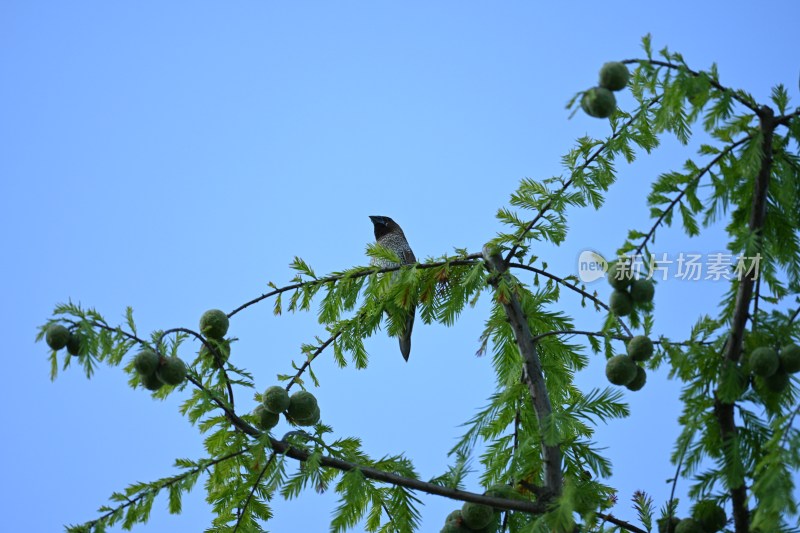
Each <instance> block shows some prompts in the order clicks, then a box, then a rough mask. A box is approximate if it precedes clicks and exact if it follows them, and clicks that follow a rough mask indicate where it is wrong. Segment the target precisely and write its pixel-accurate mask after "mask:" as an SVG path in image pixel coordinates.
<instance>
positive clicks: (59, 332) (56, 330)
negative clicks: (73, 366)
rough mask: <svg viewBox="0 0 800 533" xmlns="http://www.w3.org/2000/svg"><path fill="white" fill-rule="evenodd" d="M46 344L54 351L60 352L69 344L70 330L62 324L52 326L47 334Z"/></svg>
mask: <svg viewBox="0 0 800 533" xmlns="http://www.w3.org/2000/svg"><path fill="white" fill-rule="evenodd" d="M45 342H47V345H48V346H49V347H50V348H52V349H53V350H60V349H61V348H63V347H64V346H66V345H67V343H68V342H69V330H68V329H67V328H65V327H64V326H62V325H61V324H52V325H51V326H48V328H47V333H45Z"/></svg>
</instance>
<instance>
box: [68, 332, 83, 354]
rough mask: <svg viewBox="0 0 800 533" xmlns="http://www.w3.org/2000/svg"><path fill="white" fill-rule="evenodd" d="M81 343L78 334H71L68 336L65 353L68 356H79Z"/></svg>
mask: <svg viewBox="0 0 800 533" xmlns="http://www.w3.org/2000/svg"><path fill="white" fill-rule="evenodd" d="M82 342H83V341H82V339H81V336H80V334H79V333H78V332H71V333H70V334H69V340H68V341H67V353H69V354H70V355H80V353H81V344H82Z"/></svg>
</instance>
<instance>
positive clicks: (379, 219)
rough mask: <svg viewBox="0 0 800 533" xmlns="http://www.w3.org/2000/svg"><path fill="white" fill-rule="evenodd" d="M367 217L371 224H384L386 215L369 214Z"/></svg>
mask: <svg viewBox="0 0 800 533" xmlns="http://www.w3.org/2000/svg"><path fill="white" fill-rule="evenodd" d="M369 219H370V220H371V221H372V223H373V224H381V225H384V226H385V225H386V217H381V216H374V215H370V216H369Z"/></svg>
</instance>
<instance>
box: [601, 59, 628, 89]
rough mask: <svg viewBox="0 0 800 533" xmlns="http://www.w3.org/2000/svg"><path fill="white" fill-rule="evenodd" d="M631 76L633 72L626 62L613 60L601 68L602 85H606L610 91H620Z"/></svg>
mask: <svg viewBox="0 0 800 533" xmlns="http://www.w3.org/2000/svg"><path fill="white" fill-rule="evenodd" d="M630 77H631V73H630V72H628V67H626V66H625V64H624V63H620V62H619V61H611V62H609V63H606V64H605V65H603V68H601V69H600V87H605V88H606V89H608V90H609V91H620V90H622V89H624V88H625V86H626V85H628V80H629V79H630Z"/></svg>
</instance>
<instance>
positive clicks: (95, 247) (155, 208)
mask: <svg viewBox="0 0 800 533" xmlns="http://www.w3.org/2000/svg"><path fill="white" fill-rule="evenodd" d="M589 4H590V3H588V2H587V3H578V2H573V3H564V2H562V3H558V2H551V3H547V5H548V6H554V7H540V6H539V5H536V4H535V3H533V2H502V3H500V2H494V3H477V2H403V3H399V2H395V3H388V2H381V3H378V2H335V3H334V2H327V3H323V2H283V3H278V2H253V1H248V2H187V1H176V2H155V1H138V2H99V1H71V2H55V1H51V2H43V1H38V0H25V1H22V0H6V1H5V2H2V3H0V73H1V75H2V80H3V81H2V83H0V228H2V229H1V230H0V231H2V235H3V239H2V242H3V250H4V255H3V271H4V274H3V276H2V281H0V283H2V294H3V298H2V301H3V303H2V323H3V324H4V328H3V330H4V331H5V334H4V336H5V338H6V348H5V358H4V360H5V365H4V366H5V375H6V377H5V380H4V381H5V385H4V387H2V389H1V390H2V392H0V395H2V396H0V397H1V398H2V403H3V405H4V406H5V418H4V420H5V421H4V423H3V428H4V429H3V437H2V442H3V444H2V447H3V451H2V456H3V458H4V468H3V474H4V479H5V481H4V482H3V483H2V484H0V514H2V516H3V517H4V518H3V522H4V524H3V526H4V528H6V530H8V531H34V532H50V531H59V530H60V529H61V526H62V524H65V523H78V522H82V521H84V520H88V519H91V518H93V517H94V516H95V515H96V513H95V510H96V509H97V507H99V506H100V505H102V504H104V503H106V501H107V497H108V496H109V495H110V494H111V493H112V492H113V491H116V490H121V489H122V488H124V487H125V486H126V485H127V484H129V483H132V482H135V481H145V480H152V479H156V478H158V477H160V476H165V475H168V474H170V473H172V472H173V471H174V470H173V469H172V462H173V460H174V458H176V457H188V458H199V457H202V456H203V450H202V446H201V441H202V439H201V437H199V436H198V433H197V430H196V429H195V428H193V427H191V426H190V425H188V423H187V422H186V421H185V419H183V418H182V417H181V416H180V415H179V413H178V412H177V407H178V405H179V404H180V402H181V401H182V399H184V398H185V397H186V395H187V392H183V393H178V394H175V395H174V396H173V397H171V398H170V399H168V400H167V401H165V402H158V401H155V400H152V399H151V398H150V396H149V395H148V394H147V393H145V392H144V391H142V390H131V389H130V388H127V386H126V378H125V376H124V375H123V373H122V372H121V370H119V369H108V368H102V369H100V371H99V372H98V373H97V375H96V376H95V378H94V379H92V380H91V381H87V380H86V379H85V378H84V376H83V374H82V373H81V372H79V371H76V370H74V369H73V370H71V371H68V372H66V373H64V374H62V375H61V376H60V377H59V379H58V380H57V381H56V382H55V383H50V381H49V379H48V365H47V362H46V357H47V350H46V347H45V346H44V345H42V344H39V345H34V344H33V338H34V335H35V327H36V326H37V325H38V324H40V323H42V322H43V321H44V320H46V319H47V317H48V316H49V313H50V311H51V309H52V307H53V305H54V304H56V303H58V302H63V301H66V300H67V299H69V298H71V299H73V300H74V301H79V302H81V303H83V304H85V305H87V306H93V307H96V308H97V309H98V310H99V311H100V312H101V313H103V314H104V315H105V317H106V318H107V319H108V320H109V321H111V322H112V323H116V322H117V321H118V320H119V319H121V317H122V314H123V312H124V309H125V306H127V305H130V306H132V307H133V308H134V310H135V316H136V317H137V318H138V325H139V328H140V331H143V332H147V331H150V330H152V329H156V328H167V327H173V326H189V327H194V326H195V325H196V323H197V320H198V318H199V316H200V314H201V313H202V312H203V311H204V310H205V309H207V308H211V307H218V308H221V309H225V310H231V309H233V308H234V307H236V306H238V305H239V304H241V303H242V302H244V301H246V300H248V299H250V298H252V297H255V296H257V295H259V294H261V293H262V292H264V291H265V290H266V289H267V285H266V284H267V282H268V281H274V282H275V283H277V284H282V283H284V282H286V281H288V279H289V278H290V277H291V275H292V274H291V273H290V271H289V269H288V267H287V265H288V263H289V262H290V261H291V259H292V257H293V256H295V255H298V256H301V257H302V258H304V259H305V260H306V261H307V262H308V263H309V264H311V265H312V266H313V267H314V268H315V269H316V270H317V272H318V273H324V272H327V271H330V270H337V269H341V268H345V267H349V266H353V265H357V264H364V263H366V259H365V257H364V248H365V244H366V243H367V242H369V241H370V240H372V229H371V224H370V221H369V219H368V218H367V216H368V215H372V214H383V215H389V216H392V217H393V218H395V220H397V221H398V222H399V223H400V224H401V225H402V226H403V228H404V229H405V231H406V234H407V236H408V238H409V239H410V241H411V244H412V246H413V248H414V251H415V252H416V255H417V257H419V258H425V257H428V256H438V255H440V254H442V253H446V252H451V251H452V250H453V248H454V247H466V248H469V249H470V250H471V251H478V250H479V248H480V246H481V245H482V243H484V242H485V241H487V240H488V239H490V238H491V237H492V236H494V235H495V233H496V232H497V231H499V230H500V229H501V228H500V226H499V224H498V223H497V222H496V220H495V219H494V213H495V212H496V210H497V209H498V208H499V207H501V206H504V205H507V199H508V195H509V193H510V192H511V191H512V190H513V189H514V188H515V187H516V185H517V183H518V181H519V180H520V179H521V178H523V177H533V178H544V177H548V176H550V175H553V174H559V173H561V172H562V169H561V168H560V166H559V164H560V157H561V155H562V154H563V153H565V152H566V151H567V150H568V149H569V148H570V147H571V146H572V145H573V141H574V139H576V138H577V137H579V136H582V135H584V134H587V133H588V134H591V135H595V136H602V135H605V134H606V133H607V132H608V124H607V122H605V121H601V120H595V119H590V118H588V117H586V116H584V115H582V114H578V115H576V116H575V117H574V118H573V119H572V120H568V112H567V111H566V110H565V109H564V104H565V103H566V101H567V100H568V99H569V98H570V97H571V96H572V95H573V94H574V93H575V92H577V91H579V90H582V89H585V88H588V87H589V86H591V85H593V84H594V83H595V82H596V76H597V70H598V69H599V67H600V66H601V65H602V64H603V63H604V62H606V61H609V60H615V59H623V58H632V57H641V56H642V52H641V51H640V47H639V43H640V39H641V37H642V36H643V35H644V34H646V33H648V32H650V33H652V35H653V41H654V45H655V48H657V49H658V48H661V47H662V46H665V45H668V46H669V47H670V49H672V50H676V51H681V52H682V53H683V54H684V56H685V58H686V59H687V60H688V61H689V62H690V64H691V65H692V66H694V67H697V68H706V67H708V66H710V64H711V63H712V62H713V61H716V62H717V63H718V65H719V70H720V76H721V80H722V82H723V83H725V84H727V85H730V86H733V87H741V88H744V89H746V90H748V91H750V92H751V93H752V94H754V95H755V96H756V98H759V99H761V100H764V99H765V98H766V96H768V94H769V91H770V88H771V87H772V86H773V85H775V84H777V83H784V84H785V85H787V86H788V88H789V92H790V94H791V95H792V97H793V98H795V103H796V102H797V100H796V98H797V96H798V94H797V93H798V85H797V83H798V74H800V65H798V62H797V50H800V35H799V34H798V32H797V20H800V7H798V5H797V3H796V2H793V1H791V0H785V1H781V2H778V1H765V2H760V3H759V4H758V6H756V5H755V4H754V3H752V2H744V1H725V2H722V1H714V2H697V1H692V2H686V1H683V0H681V1H676V2H669V3H654V2H621V1H607V2H604V3H601V4H598V3H596V2H594V3H591V5H592V8H587V7H584V5H589ZM555 6H558V7H555ZM621 104H622V105H623V106H624V105H629V104H630V100H629V99H628V98H625V97H623V98H621ZM690 155H692V154H691V152H690V151H688V150H687V149H684V148H680V147H678V146H677V145H676V143H674V142H665V145H664V149H663V150H662V151H660V152H659V153H657V154H656V155H655V156H653V157H651V158H644V159H640V160H639V161H637V162H636V163H635V164H634V165H632V166H620V178H619V182H618V184H617V186H615V188H614V189H613V190H612V191H611V193H610V194H609V197H608V203H607V205H606V206H605V207H604V208H603V209H601V210H600V211H598V212H595V211H591V210H585V211H575V212H573V213H572V214H571V218H570V220H571V233H570V236H569V239H568V240H567V242H566V243H564V245H563V246H562V247H561V248H558V249H553V248H552V247H543V248H542V252H541V253H542V254H543V256H544V257H546V258H547V260H548V262H549V264H550V267H551V268H552V271H553V272H554V273H556V274H560V275H566V274H570V273H575V269H576V267H575V264H576V260H577V255H578V253H579V252H580V251H581V250H583V249H586V248H592V249H595V250H598V251H600V252H603V253H612V252H613V251H614V250H615V249H616V248H617V246H618V245H619V244H620V243H621V242H622V240H623V239H624V236H625V234H626V232H627V229H628V228H631V227H638V228H645V227H648V210H647V208H646V206H645V203H644V194H645V193H646V191H647V190H648V187H649V184H650V183H651V182H652V180H653V179H654V178H655V177H656V176H657V175H658V174H659V173H660V172H662V171H666V170H669V169H671V168H678V167H680V165H681V164H682V163H683V161H684V160H685V159H686V158H687V157H689V156H690ZM724 242H725V241H724V240H720V239H719V233H715V234H713V235H711V236H710V237H709V238H706V239H696V240H694V241H687V240H686V238H685V237H684V236H683V234H682V232H681V230H680V229H678V228H675V229H671V230H662V231H661V232H660V233H659V240H658V241H657V244H658V245H659V246H661V247H663V248H661V250H664V251H678V250H682V251H690V252H692V251H693V252H703V253H705V252H714V251H723V250H724ZM544 254H546V255H544ZM597 287H598V290H599V291H600V292H601V294H603V295H605V294H607V291H608V288H607V287H606V286H605V284H602V283H599V284H598V285H597ZM662 287H663V289H662ZM723 291H724V286H723V285H721V284H709V283H706V284H698V283H694V284H693V283H689V282H677V281H675V282H671V283H670V284H669V285H666V284H664V285H662V286H661V287H660V289H659V291H658V293H657V295H656V305H657V315H656V317H657V321H656V331H657V332H658V333H661V334H666V335H668V336H670V337H671V338H673V339H679V338H683V337H685V336H686V331H687V328H688V327H689V325H690V324H691V323H693V321H694V320H695V319H696V317H697V316H698V315H699V314H701V313H705V312H709V313H712V314H713V313H715V312H716V303H717V298H718V295H719V294H721V293H722V292H723ZM687 302H690V304H688V305H687ZM579 304H580V302H579V300H578V298H575V297H573V296H572V295H570V294H566V293H565V294H564V296H563V309H564V310H566V311H567V312H569V313H573V314H574V315H575V317H576V325H578V326H579V327H581V328H585V329H592V328H596V327H598V324H599V321H600V317H599V316H597V315H595V314H593V313H591V312H588V311H586V310H582V309H581V308H580V305H579ZM485 311H486V306H485V305H481V306H479V308H478V309H476V310H470V311H468V312H466V313H465V314H464V317H463V321H462V322H460V323H459V324H458V325H457V326H456V327H453V328H449V329H446V328H442V327H430V326H428V327H426V326H424V325H422V324H421V323H418V325H417V328H416V329H415V331H414V340H413V349H412V353H411V359H410V361H409V362H408V363H407V364H406V363H404V362H403V360H402V358H401V357H400V354H399V353H398V349H397V344H396V341H395V340H394V339H387V338H385V336H384V335H378V336H377V337H376V338H374V339H372V340H370V341H369V343H368V348H369V350H370V355H371V362H372V364H371V366H370V367H369V368H368V369H367V370H364V371H355V370H353V369H352V368H350V369H345V370H339V369H337V368H335V367H334V365H333V364H332V362H331V359H330V357H323V358H322V359H321V360H320V362H319V363H317V365H316V367H315V368H316V371H317V373H318V374H319V377H320V379H321V380H322V382H323V386H322V388H321V389H318V390H317V391H316V393H317V396H318V398H319V400H320V403H321V406H322V413H323V419H324V421H325V422H326V423H329V424H331V425H333V427H334V429H335V435H337V436H349V435H357V436H360V437H362V439H363V443H364V447H365V449H366V450H367V451H368V452H369V453H371V454H372V455H374V456H381V455H384V454H395V453H406V454H407V455H408V456H409V457H410V458H412V459H413V460H414V461H415V464H416V468H417V470H418V472H419V473H420V475H421V476H422V477H423V478H425V479H427V478H430V477H432V476H434V475H438V474H440V473H442V472H443V470H444V467H445V465H446V464H447V458H446V452H447V450H448V449H449V448H450V447H451V445H452V444H453V443H454V442H455V438H456V437H457V436H458V435H460V434H461V428H459V427H458V426H459V424H461V423H462V422H464V421H466V420H468V419H469V418H470V417H471V416H472V415H473V414H474V412H475V410H476V409H477V408H479V407H481V406H483V405H484V403H485V400H486V398H487V397H488V396H489V394H491V392H492V390H493V389H492V376H491V370H490V360H489V358H476V357H475V356H474V353H475V350H476V349H477V338H478V335H479V332H480V329H481V324H482V320H483V318H484V317H485ZM231 333H232V334H233V335H236V336H238V337H239V338H240V339H241V341H240V342H239V343H237V344H236V346H235V351H234V354H233V358H234V359H235V361H236V363H237V364H238V365H239V366H244V367H246V368H248V369H250V370H251V371H252V372H253V373H254V374H255V376H256V379H257V383H259V388H265V387H267V386H269V385H272V384H274V382H275V375H276V374H278V373H286V372H288V371H290V368H291V367H290V361H291V360H292V359H299V358H300V352H299V346H300V345H301V344H302V343H304V342H309V341H312V340H313V338H314V336H315V335H321V334H323V333H324V331H323V330H322V329H321V328H320V326H319V325H318V324H317V323H316V321H315V319H314V317H313V316H309V315H299V316H283V317H273V316H272V313H271V305H270V304H269V303H265V304H263V305H260V306H257V307H254V308H251V309H248V310H247V311H246V312H244V313H242V314H240V315H238V316H237V317H236V319H235V320H234V321H233V323H232V326H231ZM190 347H191V346H187V348H190ZM602 369H603V363H602V361H595V362H594V363H593V364H592V365H591V366H590V367H589V368H588V369H587V370H586V371H584V372H582V373H581V374H580V375H579V376H578V382H579V383H580V385H581V386H582V387H584V388H590V387H594V386H600V387H603V386H605V385H606V381H605V378H604V376H603V370H602ZM665 375H666V371H663V372H661V375H657V376H651V377H650V383H648V385H647V387H645V389H644V390H643V391H641V392H639V393H637V394H632V393H629V394H628V395H627V398H629V399H630V400H631V409H632V416H631V417H630V418H629V419H625V420H620V421H615V422H614V423H613V424H610V425H609V426H604V427H601V428H600V429H599V433H598V441H599V442H600V443H601V444H602V445H604V446H607V447H608V454H609V455H610V457H611V458H612V460H613V461H614V467H615V477H614V479H613V480H612V483H614V484H616V485H617V486H618V487H619V489H620V493H619V499H620V502H621V505H620V506H618V508H617V509H616V510H615V513H616V514H617V515H618V516H620V517H621V518H626V519H633V518H634V513H633V511H632V510H631V509H630V507H629V505H628V501H629V499H630V496H631V494H632V493H633V491H634V490H636V489H644V490H647V491H649V492H651V493H652V494H653V496H654V497H655V499H656V502H657V504H658V505H660V504H662V503H663V502H664V500H665V499H666V498H667V497H668V494H669V485H667V484H666V483H665V480H666V479H667V478H669V477H671V476H672V473H673V467H672V466H670V465H669V461H668V455H669V451H670V450H671V446H672V442H673V439H674V437H675V436H676V434H677V431H678V429H677V425H676V416H677V412H678V407H677V404H676V402H675V398H676V397H677V394H678V390H679V389H678V387H677V385H676V384H675V383H670V382H667V381H666V378H665ZM248 402H250V403H252V402H251V400H250V398H247V397H240V399H239V405H248ZM280 429H281V428H280V427H279V428H278V432H280ZM685 486H686V485H685V484H682V485H681V486H679V493H682V491H683V490H685ZM468 488H471V489H474V490H479V488H478V486H477V485H476V484H475V483H474V481H473V485H472V486H471V487H468ZM202 495H203V492H202V490H201V488H200V490H197V491H195V493H193V495H192V496H190V497H188V498H187V499H186V500H185V502H184V508H185V511H184V514H183V515H181V516H178V517H173V516H169V515H166V513H165V512H164V509H165V508H166V503H165V500H159V501H158V502H157V503H156V509H157V510H156V512H154V515H153V518H152V520H151V524H150V526H149V527H147V528H146V530H147V531H154V532H166V531H201V530H202V529H203V528H204V527H206V526H207V525H208V523H209V517H210V513H209V510H208V506H207V505H206V504H205V503H204V501H203V498H202ZM423 499H424V501H425V502H426V504H427V505H426V507H425V508H424V509H423V511H422V512H423V520H424V527H423V529H422V531H425V532H428V531H438V530H439V528H440V527H441V524H442V521H443V519H444V516H445V515H446V514H447V512H449V510H451V509H452V508H455V507H456V506H457V504H455V503H454V502H450V501H446V500H442V499H441V498H435V497H424V498H423ZM273 504H274V510H275V513H276V515H277V518H276V519H275V520H274V522H272V524H271V526H270V527H271V530H272V531H277V532H285V531H326V530H327V524H328V520H329V517H330V514H331V512H332V510H333V509H334V507H335V503H334V500H333V499H332V498H331V497H329V496H323V495H318V494H316V493H315V492H313V491H311V492H308V493H305V494H303V495H302V496H301V497H300V498H299V499H298V500H295V501H292V502H289V503H285V502H282V501H280V500H275V501H274V502H273ZM682 508H683V509H684V510H685V505H684V506H682ZM137 530H138V529H137Z"/></svg>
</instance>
